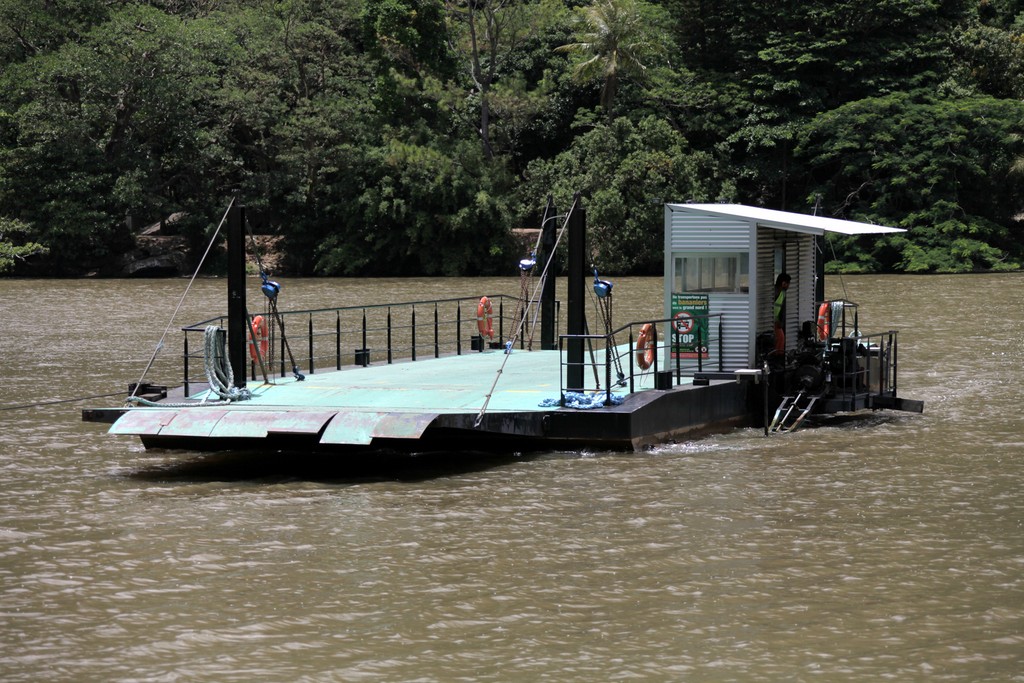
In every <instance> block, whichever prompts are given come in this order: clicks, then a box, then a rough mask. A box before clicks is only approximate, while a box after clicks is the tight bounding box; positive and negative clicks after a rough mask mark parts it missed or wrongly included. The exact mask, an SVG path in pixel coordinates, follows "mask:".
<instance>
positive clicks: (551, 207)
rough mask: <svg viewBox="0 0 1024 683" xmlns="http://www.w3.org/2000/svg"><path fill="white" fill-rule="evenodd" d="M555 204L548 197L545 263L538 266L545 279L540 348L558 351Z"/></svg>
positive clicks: (544, 221)
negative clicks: (556, 329) (556, 331)
mask: <svg viewBox="0 0 1024 683" xmlns="http://www.w3.org/2000/svg"><path fill="white" fill-rule="evenodd" d="M557 215H558V212H557V211H556V210H555V202H554V200H553V199H552V198H551V195H548V205H547V206H546V207H545V208H544V216H543V218H542V219H541V223H540V226H541V227H540V234H541V237H540V250H541V253H542V254H544V261H543V263H540V264H538V265H539V267H540V270H541V272H542V273H547V277H545V278H544V287H543V289H541V292H540V348H542V349H546V350H552V349H557V348H558V346H556V343H555V284H556V282H555V281H556V280H557V279H558V254H556V253H555V242H556V236H555V233H556V230H557V227H558V221H557V220H555V216H557Z"/></svg>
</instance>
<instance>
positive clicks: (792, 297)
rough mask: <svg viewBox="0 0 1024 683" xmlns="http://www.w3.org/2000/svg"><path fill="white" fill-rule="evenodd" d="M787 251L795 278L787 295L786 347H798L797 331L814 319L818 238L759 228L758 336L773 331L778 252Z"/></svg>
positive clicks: (790, 267)
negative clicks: (816, 242)
mask: <svg viewBox="0 0 1024 683" xmlns="http://www.w3.org/2000/svg"><path fill="white" fill-rule="evenodd" d="M778 247H781V248H783V249H784V250H785V254H786V258H785V264H784V267H785V270H786V272H787V273H789V274H790V276H792V278H793V281H792V283H791V284H790V288H789V291H788V292H787V293H786V348H787V349H792V348H795V346H796V338H797V332H798V331H799V330H800V325H801V323H803V321H805V320H812V319H813V316H814V263H815V258H816V256H817V255H816V253H815V249H814V236H813V235H803V234H799V233H794V232H787V231H783V230H776V229H774V228H765V227H762V226H758V228H757V273H758V275H757V325H756V327H755V330H756V332H757V333H760V332H768V331H771V329H772V327H773V326H772V305H773V303H774V294H775V278H776V276H777V275H778V273H776V272H775V250H776V248H778Z"/></svg>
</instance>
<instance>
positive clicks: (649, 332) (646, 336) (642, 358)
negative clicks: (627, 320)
mask: <svg viewBox="0 0 1024 683" xmlns="http://www.w3.org/2000/svg"><path fill="white" fill-rule="evenodd" d="M656 344H657V340H656V339H655V331H654V325H652V324H651V323H645V324H644V326H643V327H641V328H640V336H639V337H637V338H636V364H637V365H639V366H640V369H641V370H646V369H647V368H649V367H651V366H652V365H654V347H655V345H656Z"/></svg>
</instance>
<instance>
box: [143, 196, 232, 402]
mask: <svg viewBox="0 0 1024 683" xmlns="http://www.w3.org/2000/svg"><path fill="white" fill-rule="evenodd" d="M234 205H235V198H234V197H232V198H231V201H230V202H228V208H227V209H225V210H224V215H223V216H222V217H221V219H220V223H218V224H217V229H216V230H215V231H214V233H213V237H211V238H210V243H209V244H208V245H206V251H204V252H203V257H202V258H201V259H199V265H197V266H196V270H195V272H194V273H192V279H191V280H189V281H188V286H187V287H185V291H184V292H182V294H181V299H179V300H178V305H177V306H176V307H175V308H174V313H172V314H171V319H170V320H168V321H167V327H165V328H164V333H163V334H162V335H160V341H158V342H157V343H156V347H155V348H154V349H153V355H152V356H150V358H149V363H147V364H146V368H145V369H144V370H143V371H142V376H141V377H139V381H138V382H137V383H136V384H135V389H134V390H133V391H132V395H131V396H129V397H128V400H127V401H126V403H130V402H132V401H133V399H135V398H137V397H136V396H135V392H137V391H138V390H139V387H141V386H142V381H143V380H144V379H146V375H147V374H148V373H149V370H150V368H152V367H153V362H154V361H156V356H157V354H158V353H160V351H161V350H162V349H163V348H164V339H166V338H167V333H168V332H170V331H171V325H173V324H174V319H175V318H176V317H177V316H178V311H180V310H181V305H182V304H183V303H185V297H187V296H188V293H189V290H191V289H192V284H193V283H194V282H195V281H196V278H197V277H198V276H199V271H200V270H201V269H202V267H203V264H204V263H206V257H207V256H209V255H210V250H211V249H213V245H214V244H215V243H216V241H217V235H219V234H220V231H221V228H223V227H224V222H225V221H227V219H228V214H229V213H230V212H231V207H232V206H234ZM139 402H140V403H143V401H139Z"/></svg>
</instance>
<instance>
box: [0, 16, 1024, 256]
mask: <svg viewBox="0 0 1024 683" xmlns="http://www.w3.org/2000/svg"><path fill="white" fill-rule="evenodd" d="M0 65H2V73H0V80H2V87H0V272H7V273H15V274H27V275H58V276H75V275H81V274H83V273H86V272H97V273H99V274H117V273H118V272H119V269H120V268H121V260H122V258H123V256H124V254H127V253H130V252H132V250H133V249H136V248H137V242H138V239H139V236H138V232H139V228H140V226H143V225H147V224H152V223H156V222H159V221H161V220H163V219H166V218H167V217H168V216H172V215H174V216H176V218H177V219H178V220H177V222H176V223H175V224H174V226H175V229H176V231H177V233H178V235H179V236H180V239H181V240H182V242H183V244H185V245H186V246H188V247H189V248H191V249H192V250H194V253H195V252H199V251H201V249H202V248H203V247H204V246H205V244H206V242H207V241H208V240H209V237H210V235H211V234H212V231H213V229H214V227H215V226H216V224H217V222H218V221H219V219H220V216H221V215H222V213H223V211H224V209H225V208H226V206H227V202H228V200H229V198H230V197H238V198H239V199H240V200H241V201H244V202H245V204H246V205H247V206H248V207H250V208H251V209H253V212H252V214H253V215H258V216H260V217H261V218H260V224H261V230H264V231H267V232H270V233H274V234H279V235H281V239H282V240H283V244H284V251H285V254H286V256H287V263H288V270H289V271H290V272H293V273H301V274H322V275H401V274H407V275H419V274H427V275H430V274H444V275H456V274H465V275H475V274H501V273H507V272H510V271H514V265H512V266H510V264H515V263H517V262H518V260H519V259H520V258H522V256H523V254H522V253H521V252H522V247H521V245H520V244H519V243H517V242H515V241H514V240H513V238H512V234H513V228H517V227H536V224H537V222H538V213H539V210H540V209H541V208H542V207H543V204H544V203H545V201H546V198H547V197H548V196H552V197H553V198H554V200H555V202H556V205H558V206H560V207H563V208H564V207H567V206H568V204H569V203H570V201H571V197H572V196H573V195H574V194H575V193H576V192H579V193H580V194H581V196H582V199H583V202H584V204H585V206H586V208H587V220H588V226H589V231H590V235H591V240H592V247H593V249H594V251H595V260H596V261H597V263H598V264H599V265H600V267H601V270H602V272H609V273H656V272H660V268H661V248H662V220H663V213H662V211H663V210H662V204H663V203H664V202H665V201H677V202H682V201H691V200H692V201H703V202H719V201H728V202H739V203H745V204H752V205H759V206H765V207H769V208H776V209H784V210H789V211H798V212H804V213H811V212H812V211H815V210H816V211H817V212H818V214H819V215H828V216H835V217H840V218H849V219H854V220H861V221H868V222H874V223H883V224H887V225H892V226H896V227H902V228H906V229H908V232H906V233H901V234H898V235H897V236H891V237H887V238H885V239H882V240H878V239H874V238H873V239H872V240H871V241H867V242H859V241H857V240H854V239H849V240H845V241H844V240H840V241H836V242H835V243H834V244H833V245H832V246H833V249H834V253H833V254H830V255H829V258H831V259H832V261H831V262H830V264H829V268H830V269H831V270H843V271H847V272H872V271H900V272H969V271H979V270H1008V269H1017V268H1019V267H1020V266H1021V263H1022V261H1024V222H1022V221H1024V184H1022V180H1024V101H1022V98H1024V1H1017V0H718V1H715V2H711V1H709V0H661V1H654V0H652V1H650V2H645V1H644V0H593V2H590V3H589V4H586V3H578V2H577V0H153V1H152V2H141V1H137V0H0Z"/></svg>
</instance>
